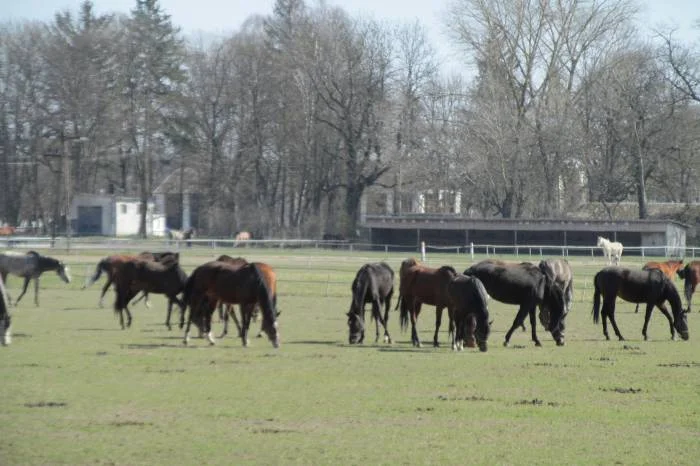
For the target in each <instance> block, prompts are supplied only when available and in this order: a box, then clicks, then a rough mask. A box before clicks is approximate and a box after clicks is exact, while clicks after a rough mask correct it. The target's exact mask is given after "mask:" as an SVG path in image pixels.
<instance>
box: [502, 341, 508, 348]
mask: <svg viewBox="0 0 700 466" xmlns="http://www.w3.org/2000/svg"><path fill="white" fill-rule="evenodd" d="M503 346H505V347H506V348H508V340H506V341H504V342H503Z"/></svg>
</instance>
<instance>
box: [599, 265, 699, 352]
mask: <svg viewBox="0 0 700 466" xmlns="http://www.w3.org/2000/svg"><path fill="white" fill-rule="evenodd" d="M593 285H594V287H595V294H594V296H593V322H595V323H598V319H599V316H600V314H601V313H602V315H603V335H605V338H606V339H608V340H609V339H610V336H609V335H608V325H607V319H610V323H611V324H612V326H613V330H615V335H617V338H619V339H620V340H624V338H623V337H622V334H620V330H619V329H618V328H617V323H616V322H615V298H617V297H620V298H622V299H624V300H625V301H628V302H631V303H646V305H647V312H646V315H645V316H644V327H643V328H642V335H644V339H645V340H646V339H647V326H648V325H649V318H650V317H651V311H653V310H654V306H656V307H658V308H659V309H660V310H661V312H662V313H663V314H664V315H665V316H666V318H667V319H668V324H669V327H670V328H671V338H674V337H675V330H677V331H678V333H679V334H680V335H681V338H683V339H684V340H687V339H688V336H689V335H688V318H687V316H686V312H685V311H684V310H683V305H682V303H681V297H680V295H679V294H678V290H677V289H676V286H675V285H674V284H673V282H672V281H671V280H670V279H669V278H668V277H667V276H666V275H664V273H663V272H662V271H660V270H658V269H652V270H633V269H626V268H622V267H606V268H604V269H602V270H601V271H600V272H598V273H597V274H596V275H595V278H594V279H593ZM601 295H602V296H603V309H602V311H601V310H600V296H601ZM666 301H668V302H669V303H670V304H671V310H672V312H673V318H671V315H670V314H669V312H668V310H667V309H666V306H665V305H664V303H665V302H666ZM674 329H675V330H674Z"/></svg>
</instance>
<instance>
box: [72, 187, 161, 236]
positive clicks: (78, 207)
mask: <svg viewBox="0 0 700 466" xmlns="http://www.w3.org/2000/svg"><path fill="white" fill-rule="evenodd" d="M140 206H141V201H140V200H139V199H138V198H136V197H125V196H113V195H99V194H78V195H76V196H74V198H73V202H72V203H71V209H70V220H71V225H72V230H73V233H74V234H76V235H83V236H89V235H104V236H132V235H137V234H138V233H139V222H140V221H141V215H140V213H139V211H140ZM146 230H147V233H148V235H149V236H164V235H165V214H164V213H162V212H159V211H158V210H157V209H156V206H155V203H154V202H149V203H148V212H147V216H146Z"/></svg>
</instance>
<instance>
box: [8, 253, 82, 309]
mask: <svg viewBox="0 0 700 466" xmlns="http://www.w3.org/2000/svg"><path fill="white" fill-rule="evenodd" d="M50 271H55V272H56V273H57V274H58V276H59V277H60V278H61V280H63V281H64V282H65V283H70V273H69V271H68V267H67V266H66V265H65V264H64V263H63V262H61V261H60V260H58V259H54V258H53V257H49V256H42V255H41V254H39V253H38V252H36V251H28V252H27V253H26V254H21V253H12V252H4V253H0V277H2V281H3V283H7V275H8V274H10V273H11V274H13V275H17V276H20V277H22V278H24V286H23V287H22V293H20V295H19V296H18V297H17V301H15V305H17V304H18V303H19V301H20V300H21V299H22V296H24V294H25V293H26V292H27V287H28V286H29V282H30V281H31V280H32V279H33V280H34V303H35V304H36V305H37V306H38V305H39V277H40V276H41V274H42V273H44V272H50ZM8 299H9V298H8Z"/></svg>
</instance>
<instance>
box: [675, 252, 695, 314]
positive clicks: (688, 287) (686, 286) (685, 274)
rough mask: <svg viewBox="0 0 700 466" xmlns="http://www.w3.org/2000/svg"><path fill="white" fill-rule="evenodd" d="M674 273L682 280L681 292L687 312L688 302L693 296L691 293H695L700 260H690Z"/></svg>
mask: <svg viewBox="0 0 700 466" xmlns="http://www.w3.org/2000/svg"><path fill="white" fill-rule="evenodd" d="M676 273H677V274H678V276H679V277H680V278H681V279H682V280H683V294H685V300H686V302H687V303H688V312H690V302H691V300H692V298H693V293H695V288H696V287H697V286H698V283H700V261H691V262H689V263H688V264H686V266H685V267H684V268H682V269H681V270H679V271H678V272H676Z"/></svg>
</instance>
